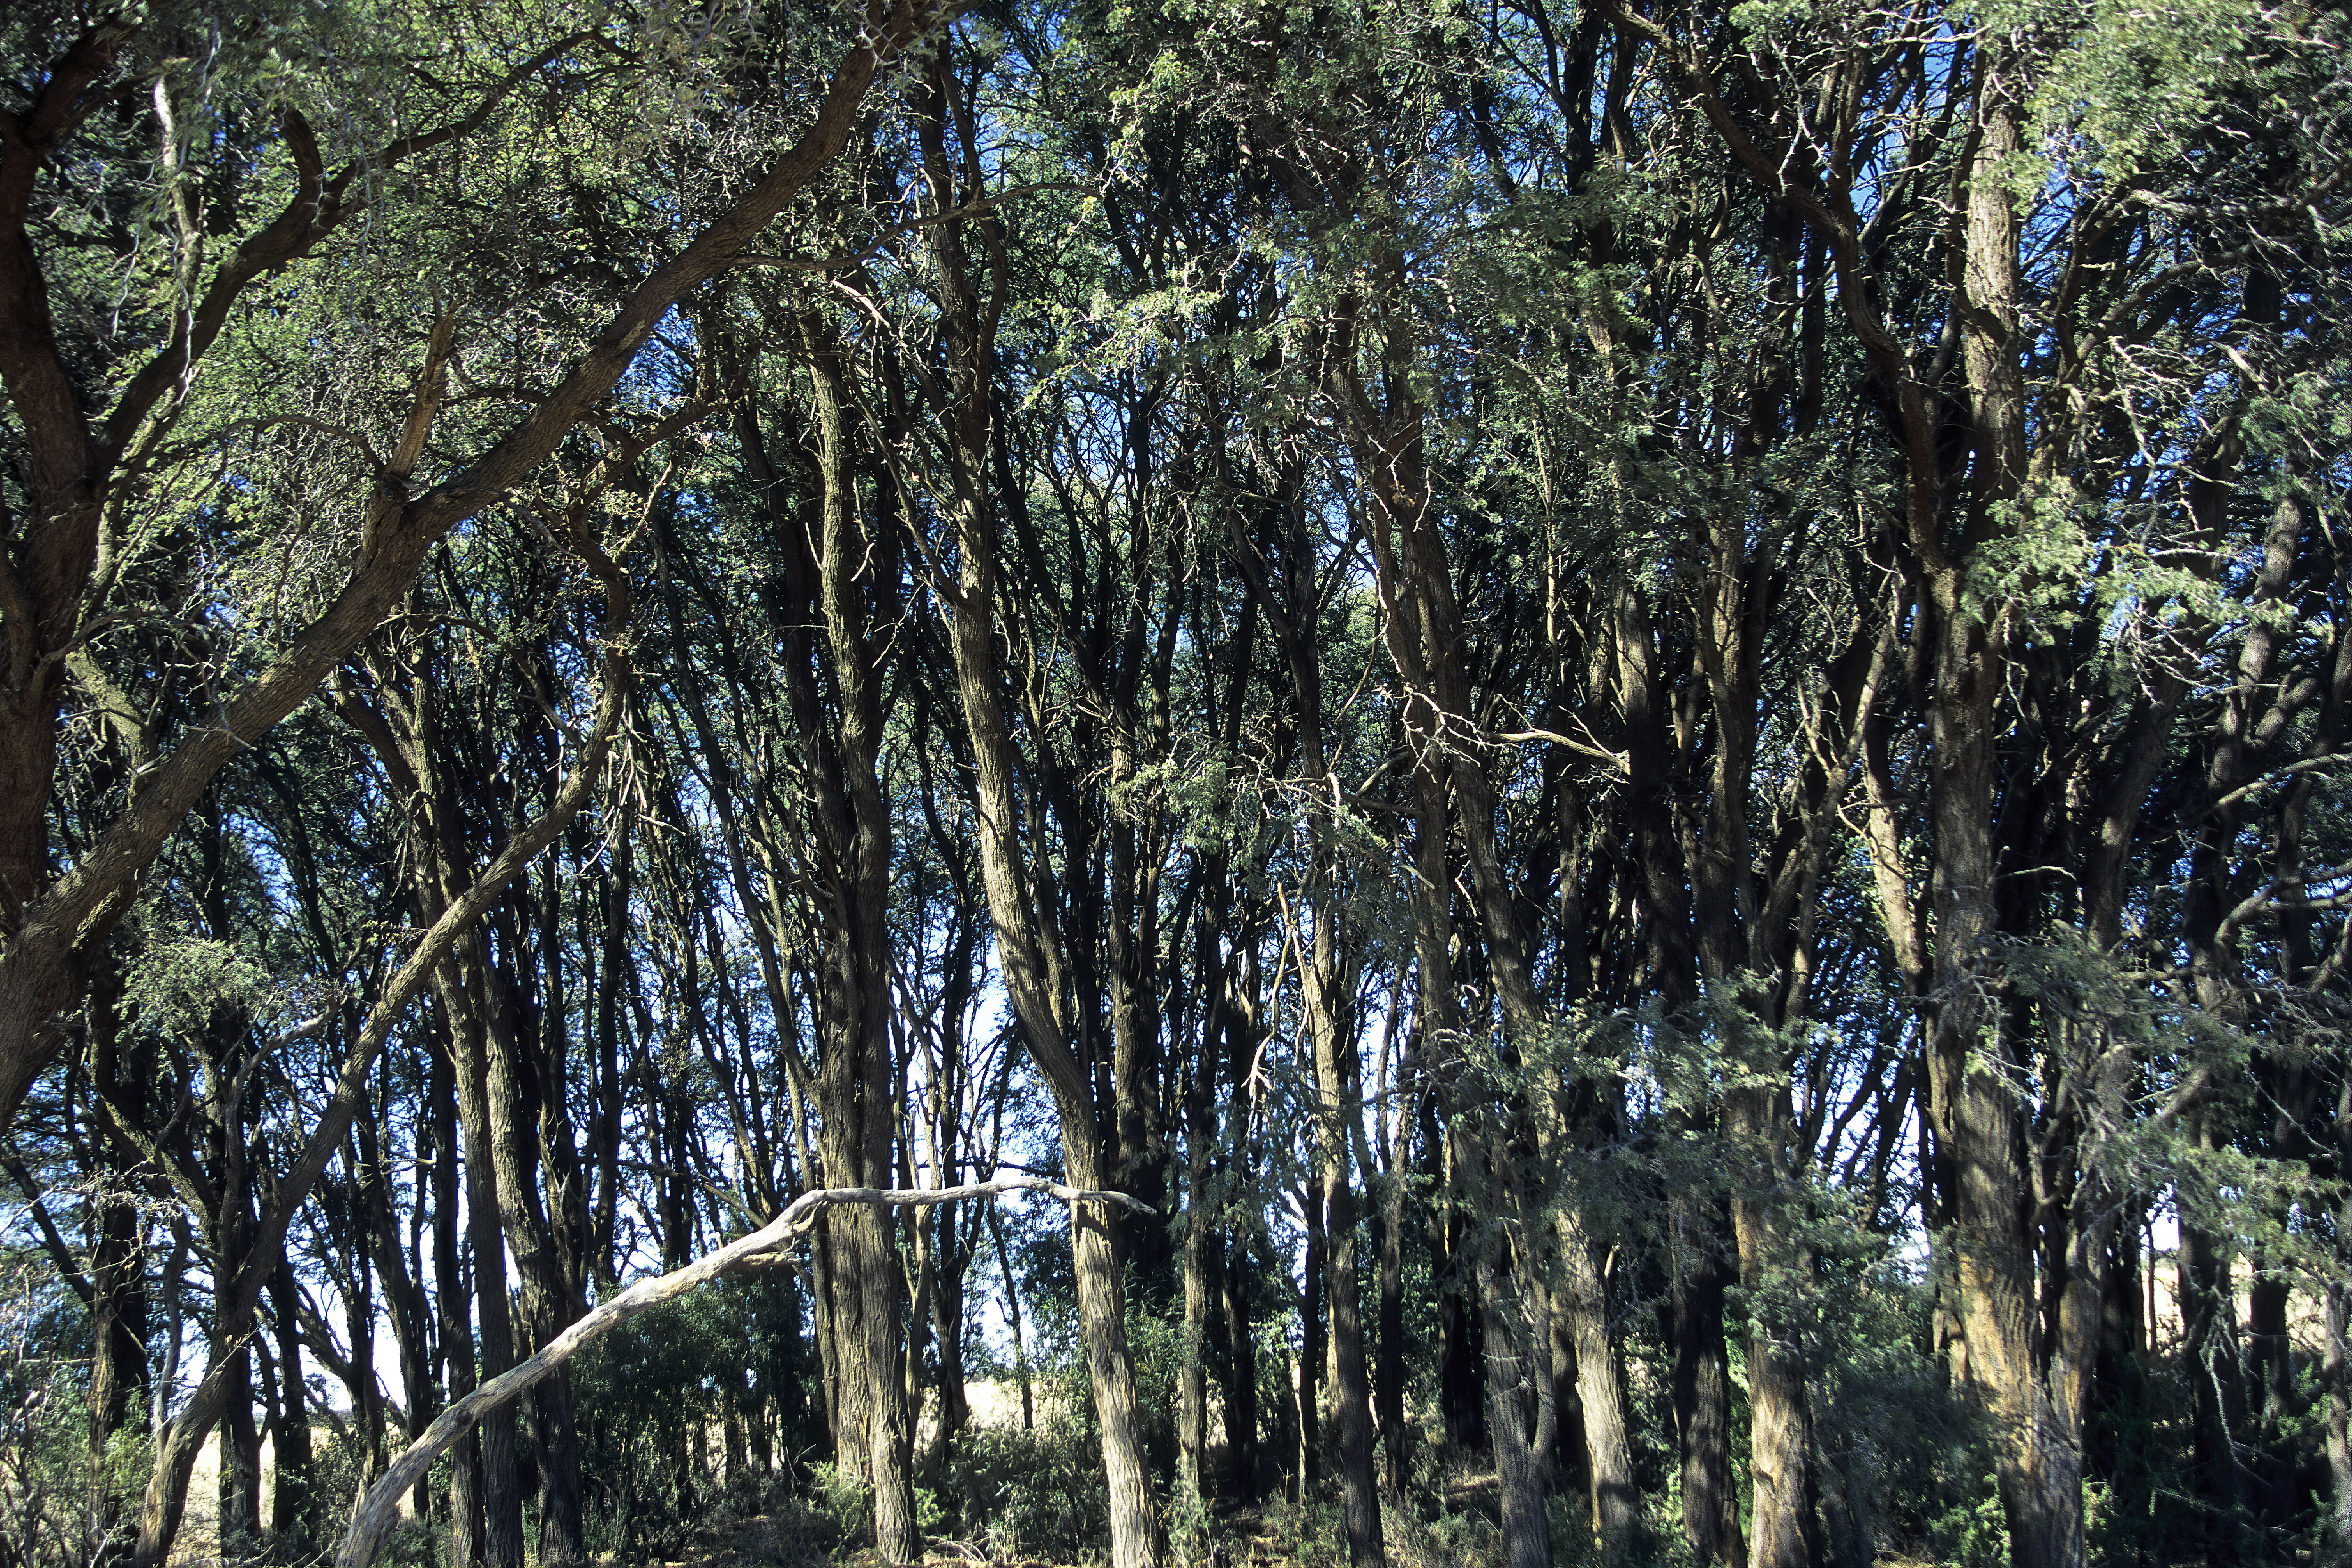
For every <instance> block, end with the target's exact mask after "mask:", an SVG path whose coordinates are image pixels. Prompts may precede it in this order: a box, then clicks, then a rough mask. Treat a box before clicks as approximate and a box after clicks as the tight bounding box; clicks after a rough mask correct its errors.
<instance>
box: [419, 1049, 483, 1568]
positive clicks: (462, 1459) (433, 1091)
mask: <svg viewBox="0 0 2352 1568" xmlns="http://www.w3.org/2000/svg"><path fill="white" fill-rule="evenodd" d="M440 1033H441V1038H440V1040H438V1041H436V1045H435V1048H434V1049H433V1051H432V1052H431V1061H430V1064H429V1066H428V1068H427V1070H426V1080H425V1095H426V1098H427V1100H429V1101H430V1103H431V1107H432V1110H433V1176H432V1179H433V1290H434V1296H435V1299H436V1309H437V1310H438V1312H439V1315H440V1330H441V1356H442V1361H443V1364H444V1366H445V1367H446V1373H445V1375H446V1378H447V1380H448V1388H449V1399H450V1401H451V1403H453V1404H454V1403H455V1402H457V1400H460V1399H463V1398H464V1397H466V1395H467V1394H471V1393H472V1392H473V1391H474V1388H475V1385H476V1382H477V1379H476V1377H475V1375H474V1325H473V1318H472V1314H471V1313H470V1312H469V1311H468V1310H467V1300H468V1299H469V1298H470V1297H471V1295H472V1293H473V1292H472V1289H471V1286H470V1283H469V1282H468V1281H467V1278H466V1268H465V1261H464V1257H463V1254H462V1253H461V1251H460V1250H459V1240H458V1228H457V1226H458V1188H457V1179H458V1175H457V1149H458V1118H457V1087H456V1081H455V1079H454V1076H453V1072H452V1068H451V1066H450V1060H449V1050H448V1044H447V1042H449V1041H451V1040H452V1039H454V1035H453V1034H452V1033H451V1032H450V1031H449V1030H447V1029H446V1028H445V1029H444V1030H442V1031H441V1032H440ZM483 1522H484V1521H483V1505H482V1444H481V1435H480V1433H479V1432H478V1430H477V1429H475V1428H472V1427H468V1428H467V1431H466V1435H465V1436H462V1437H460V1438H459V1439H458V1440H457V1447H455V1448H453V1449H452V1450H451V1451H450V1455H449V1541H448V1551H447V1561H448V1562H449V1563H451V1564H452V1568H467V1565H469V1564H472V1563H479V1562H481V1561H482V1552H483V1548H484V1539H483Z"/></svg>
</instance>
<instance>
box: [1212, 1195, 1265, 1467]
mask: <svg viewBox="0 0 2352 1568" xmlns="http://www.w3.org/2000/svg"><path fill="white" fill-rule="evenodd" d="M1226 1239H1227V1244H1228V1245H1227V1246H1226V1247H1225V1248H1223V1251H1224V1252H1225V1258H1224V1267H1223V1268H1220V1269H1219V1270H1218V1271H1217V1272H1218V1275H1219V1277H1220V1278H1219V1284H1220V1285H1221V1286H1222V1288H1223V1289H1222V1294H1223V1300H1224V1315H1225V1386H1224V1396H1225V1397H1224V1407H1225V1461H1226V1463H1227V1464H1228V1465H1229V1466H1230V1467H1231V1468H1232V1470H1233V1489H1234V1496H1235V1497H1236V1498H1237V1499H1238V1500H1241V1501H1243V1502H1244V1503H1253V1502H1255V1501H1257V1500H1258V1499H1259V1498H1260V1497H1262V1496H1263V1495H1264V1487H1265V1479H1264V1476H1263V1474H1262V1471H1263V1468H1264V1467H1263V1465H1262V1463H1261V1462H1260V1459H1259V1458H1258V1441H1257V1438H1258V1430H1257V1429H1258V1415H1257V1338H1256V1333H1255V1330H1254V1329H1253V1328H1252V1327H1251V1325H1250V1310H1249V1278H1250V1270H1249V1262H1248V1249H1247V1248H1246V1247H1244V1246H1241V1245H1239V1238H1238V1237H1227V1238H1226Z"/></svg>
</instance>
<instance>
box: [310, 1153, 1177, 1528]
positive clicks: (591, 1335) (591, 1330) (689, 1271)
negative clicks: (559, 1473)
mask: <svg viewBox="0 0 2352 1568" xmlns="http://www.w3.org/2000/svg"><path fill="white" fill-rule="evenodd" d="M1001 1193H1048V1194H1052V1195H1053V1196H1055V1197H1057V1198H1060V1199H1061V1200H1063V1201H1064V1202H1065V1203H1073V1204H1076V1203H1109V1204H1119V1205H1124V1206H1125V1207H1128V1208H1130V1209H1133V1210H1134V1211H1136V1212H1137V1213H1138V1214H1150V1213H1152V1212H1153V1211H1152V1208H1151V1205H1149V1204H1146V1203H1143V1202H1142V1201H1140V1200H1139V1199H1136V1198H1131V1197H1129V1196H1128V1195H1127V1194H1125V1193H1108V1192H1082V1191H1080V1190H1079V1189H1077V1188H1076V1187H1066V1186H1064V1185H1062V1184H1060V1183H1059V1182H1054V1181H1049V1180H1047V1179H1046V1178H1045V1177H1044V1176H1000V1177H998V1178H996V1179H995V1180H993V1181H987V1182H975V1183H973V1184H971V1185H969V1186H962V1187H935V1188H922V1189H915V1190H905V1189H891V1188H882V1187H823V1188H819V1189H818V1190H817V1191H815V1192H812V1193H803V1194H801V1195H800V1196H799V1197H797V1198H794V1199H793V1201H792V1202H791V1203H790V1204H789V1205H786V1206H785V1208H784V1212H783V1213H782V1214H780V1215H777V1216H776V1217H775V1218H774V1219H772V1220H770V1221H769V1222H768V1223H767V1224H766V1225H764V1226H761V1227H760V1228H759V1229H758V1230H755V1231H753V1232H752V1233H751V1235H749V1236H746V1237H741V1238H740V1239H739V1240H735V1241H730V1242H729V1243H728V1244H727V1245H726V1246H724V1247H720V1248H719V1250H718V1251H716V1252H712V1253H709V1254H707V1255H705V1256H704V1257H701V1258H697V1259H695V1260H694V1261H693V1262H692V1263H689V1264H688V1265H687V1266H686V1267H685V1268H679V1269H675V1270H673V1271H671V1272H670V1273H667V1274H662V1275H657V1276H656V1277H655V1278H653V1279H640V1280H638V1281H637V1282H636V1283H635V1285H632V1286H630V1287H629V1288H628V1289H625V1290H624V1291H622V1292H621V1293H620V1294H619V1295H617V1296H615V1297H614V1298H613V1299H612V1300H609V1301H604V1302H600V1303H598V1304H597V1306H596V1308H595V1310H593V1311H591V1312H590V1313H589V1314H588V1315H587V1316H586V1317H584V1318H583V1319H581V1320H580V1321H578V1322H576V1323H574V1324H572V1326H571V1327H570V1328H568V1329H566V1330H564V1331H562V1333H560V1334H558V1335H556V1336H555V1338H554V1339H552V1340H551V1341H549V1342H548V1343H547V1344H546V1345H545V1346H544V1347H543V1348H542V1349H541V1351H540V1352H539V1353H538V1354H537V1355H534V1356H532V1357H531V1358H530V1360H529V1361H526V1362H524V1363H521V1364H520V1365H518V1366H517V1367H515V1368H514V1370H512V1371H511V1372H508V1373H501V1374H500V1375H499V1376H497V1377H494V1378H492V1379H491V1380H490V1381H489V1382H488V1383H486V1384H482V1385H481V1386H480V1387H479V1388H477V1389H475V1390H474V1392H473V1393H471V1394H467V1395H466V1397H465V1398H463V1399H461V1400H459V1401H457V1404H455V1405H451V1406H449V1408H448V1409H446V1410H445V1411H443V1412H442V1413H441V1414H440V1415H438V1416H436V1417H435V1418H434V1422H433V1425H432V1426H427V1427H426V1428H425V1431H424V1434H423V1435H422V1436H419V1437H418V1438H417V1439H416V1440H415V1442H413V1443H411V1444H409V1446H408V1447H407V1448H405V1449H404V1450H403V1452H402V1453H401V1456H400V1458H397V1459H394V1461H393V1462H392V1468H389V1469H387V1470H385V1471H384V1473H383V1475H382V1476H381V1477H380V1478H378V1479H377V1480H376V1483H375V1484H374V1485H373V1486H372V1487H370V1488H369V1489H367V1491H366V1492H365V1493H364V1494H363V1495H362V1497H361V1498H360V1500H359V1501H358V1502H357V1503H356V1504H355V1505H354V1506H353V1507H352V1522H351V1528H350V1529H348V1530H347V1531H344V1532H343V1544H342V1549H341V1551H340V1552H337V1553H336V1554H335V1568H368V1565H369V1564H370V1563H373V1561H374V1560H375V1549H376V1544H377V1542H379V1541H381V1540H382V1539H383V1532H384V1531H386V1530H387V1529H389V1528H390V1527H391V1525H392V1521H393V1519H394V1516H395V1514H396V1513H397V1512H398V1510H399V1506H400V1500H401V1499H402V1498H403V1497H405V1496H406V1495H407V1494H408V1493H409V1491H410V1490H411V1489H413V1488H415V1485H416V1483H417V1481H418V1479H420V1478H422V1477H423V1476H424V1474H425V1471H426V1469H428V1468H431V1466H432V1464H433V1461H434V1460H436V1459H437V1458H440V1457H441V1455H442V1453H443V1452H444V1451H446V1449H447V1448H448V1447H449V1446H450V1445H451V1444H453V1443H455V1442H456V1441H457V1439H458V1438H459V1437H460V1436H463V1435H464V1433H465V1431H466V1429H467V1427H468V1426H472V1425H473V1424H474V1423H475V1422H476V1421H478V1420H479V1419H480V1418H481V1417H482V1416H484V1415H488V1413H489V1412H490V1411H492V1410H495V1409H497V1408H498V1407H499V1405H504V1404H506V1403H507V1402H508V1401H509V1400H510V1399H512V1398H514V1397H515V1396H516V1395H517V1394H520V1393H521V1392H522V1391H523V1390H524V1389H526V1388H529V1387H530V1385H531V1384H535V1383H537V1382H539V1381H540V1380H541V1379H542V1378H544V1377H546V1376H547V1375H548V1374H549V1373H552V1372H553V1371H555V1369H556V1368H558V1367H560V1366H562V1364H563V1363H565V1362H567V1361H569V1360H571V1359H572V1356H574V1355H576V1354H578V1353H579V1352H581V1351H583V1350H584V1349H586V1348H587V1347H588V1346H589V1345H590V1344H592V1343H593V1342H595V1341H597V1340H599V1339H602V1338H603V1337H604V1335H606V1334H608V1333H610V1332H612V1331H614V1329H617V1328H619V1327H620V1326H621V1325H622V1324H623V1323H625V1322H627V1321H629V1320H630V1319H631V1318H634V1317H635V1316H636V1315H637V1314H638V1313H640V1312H643V1311H645V1310H647V1309H648V1308H652V1307H658V1306H660V1305H661V1304H662V1303H663V1302H664V1301H667V1300H674V1299H675V1298H677V1297H679V1296H683V1295H685V1294H686V1293H687V1292H688V1290H691V1289H694V1288H695V1287H696V1286H698V1285H700V1284H703V1283H704V1282H706V1281H708V1280H711V1279H717V1278H718V1277H719V1275H721V1274H727V1273H730V1272H732V1271H734V1270H736V1269H739V1268H758V1267H760V1266H761V1265H762V1264H765V1263H769V1262H772V1261H774V1260H775V1255H776V1254H778V1253H780V1252H782V1250H783V1249H784V1248H785V1247H789V1246H790V1245H791V1244H792V1243H793V1241H794V1240H796V1239H798V1238H799V1237H801V1236H803V1235H804V1234H805V1233H806V1232H807V1231H808V1230H809V1229H810V1228H811V1227H812V1226H814V1224H815V1222H816V1211H817V1210H819V1209H821V1208H824V1207H825V1206H827V1205H833V1204H877V1205H893V1206H900V1207H907V1208H920V1207H926V1206H928V1205H932V1204H944V1203H952V1202H954V1201H955V1200H956V1199H958V1198H989V1197H994V1196H996V1195H997V1194H1001Z"/></svg>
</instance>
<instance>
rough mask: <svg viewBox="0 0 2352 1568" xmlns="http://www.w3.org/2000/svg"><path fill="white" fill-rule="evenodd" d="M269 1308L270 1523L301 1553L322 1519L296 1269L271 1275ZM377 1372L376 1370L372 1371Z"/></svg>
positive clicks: (284, 1543)
mask: <svg viewBox="0 0 2352 1568" xmlns="http://www.w3.org/2000/svg"><path fill="white" fill-rule="evenodd" d="M269 1297H270V1299H269V1311H270V1316H271V1317H272V1318H273V1319H274V1320H275V1321H276V1325H277V1329H278V1423H277V1428H276V1430H274V1431H273V1432H272V1433H271V1434H270V1447H271V1448H272V1449H273V1450H274V1455H275V1458H274V1462H273V1465H272V1472H273V1477H274V1479H273V1480H272V1482H271V1497H270V1506H269V1513H270V1529H271V1530H272V1531H274V1532H275V1533H276V1535H277V1537H278V1550H279V1551H281V1552H289V1553H291V1554H293V1555H296V1556H300V1555H302V1554H304V1553H306V1552H309V1550H310V1545H311V1543H312V1542H313V1540H314V1539H315V1537H316V1533H317V1526H318V1522H319V1511H318V1499H317V1496H316V1494H315V1490H314V1488H315V1479H314V1477H313V1475H312V1458H311V1452H310V1409H309V1407H308V1405H306V1403H305V1402H304V1399H303V1394H302V1337H301V1332H300V1330H299V1316H298V1314H297V1311H296V1301H297V1300H298V1298H297V1296H296V1294H295V1289H294V1270H293V1269H292V1268H290V1267H289V1266H287V1265H285V1264H282V1263H281V1264H279V1265H278V1270H277V1272H276V1273H275V1274H273V1275H272V1276H271V1277H270V1282H269ZM371 1375H373V1373H371Z"/></svg>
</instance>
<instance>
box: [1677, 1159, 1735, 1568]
mask: <svg viewBox="0 0 2352 1568" xmlns="http://www.w3.org/2000/svg"><path fill="white" fill-rule="evenodd" d="M1720 1223H1721V1221H1720V1219H1719V1218H1718V1217H1717V1216H1715V1215H1708V1214H1707V1213H1706V1209H1705V1207H1704V1206H1703V1205H1698V1204H1696V1203H1693V1202H1691V1201H1688V1200H1685V1201H1684V1202H1682V1203H1680V1204H1678V1205H1676V1211H1675V1230H1676V1233H1677V1234H1676V1237H1675V1256H1674V1281H1673V1287H1672V1289H1673V1298H1672V1303H1671V1307H1670V1310H1671V1313H1672V1320H1673V1335H1674V1348H1675V1429H1676V1433H1677V1435H1678V1437H1679V1446H1680V1447H1681V1451H1682V1476H1683V1495H1682V1513H1683V1540H1684V1541H1685V1542H1688V1544H1689V1546H1690V1553H1691V1558H1692V1561H1693V1562H1695V1563H1698V1564H1701V1565H1702V1568H1738V1564H1741V1563H1746V1562H1747V1560H1748V1550H1747V1546H1746V1544H1745V1542H1743V1541H1742V1539H1741V1535H1740V1528H1739V1498H1738V1492H1737V1491H1736V1490H1734V1489H1733V1484H1732V1473H1731V1377H1730V1366H1729V1355H1728V1350H1727V1345H1726V1344H1725V1341H1724V1333H1723V1307H1724V1291H1725V1288H1726V1287H1727V1285H1728V1284H1729V1283H1730V1279H1729V1278H1728V1276H1729V1273H1730V1270H1729V1269H1728V1268H1727V1266H1726V1263H1725V1259H1724V1257H1723V1250H1722V1239H1721V1238H1720V1237H1718V1236H1717V1235H1716V1234H1715V1233H1716V1230H1717V1226H1719V1225H1720Z"/></svg>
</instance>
